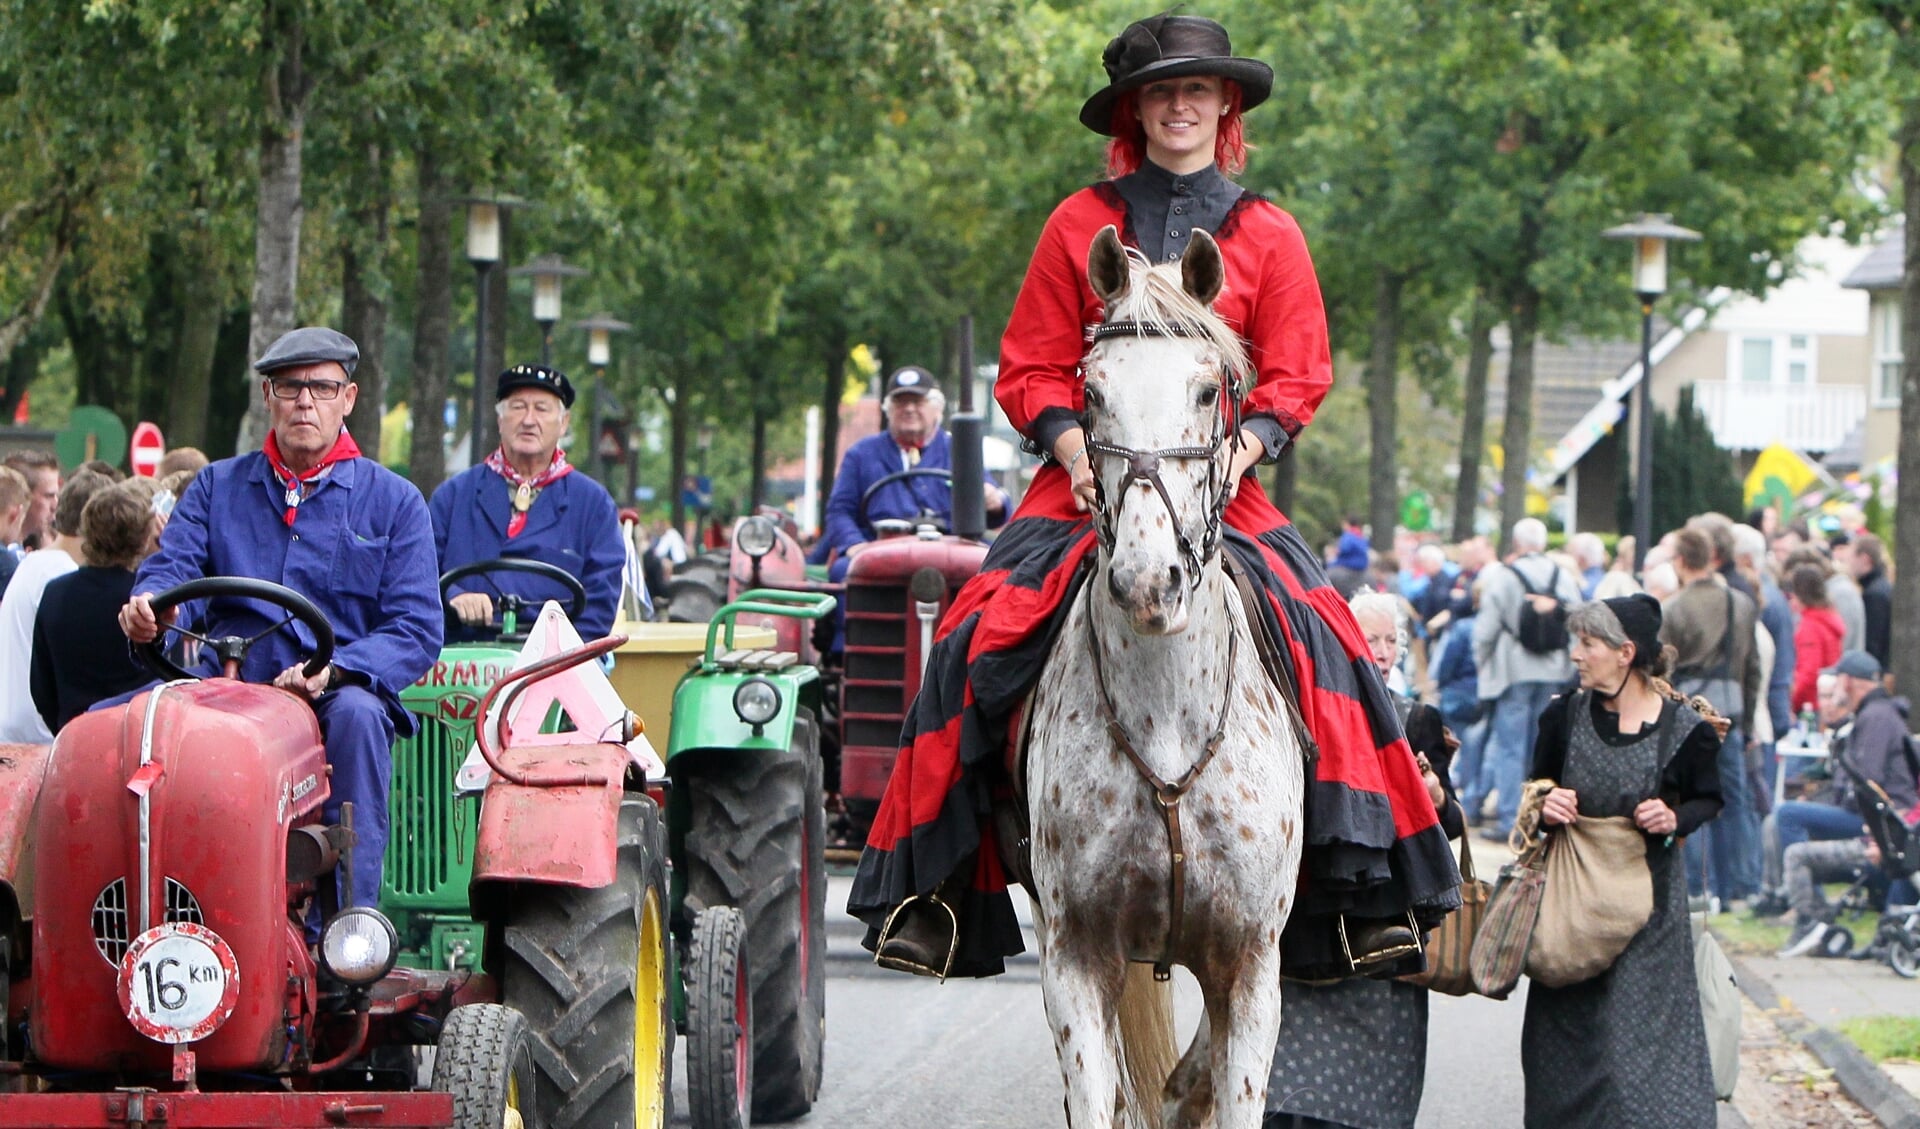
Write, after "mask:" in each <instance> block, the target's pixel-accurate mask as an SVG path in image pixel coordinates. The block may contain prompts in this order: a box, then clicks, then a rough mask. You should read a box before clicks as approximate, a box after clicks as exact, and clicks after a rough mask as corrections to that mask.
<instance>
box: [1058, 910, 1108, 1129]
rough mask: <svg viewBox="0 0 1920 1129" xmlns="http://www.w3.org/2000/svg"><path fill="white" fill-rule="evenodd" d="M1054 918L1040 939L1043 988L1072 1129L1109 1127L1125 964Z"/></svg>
mask: <svg viewBox="0 0 1920 1129" xmlns="http://www.w3.org/2000/svg"><path fill="white" fill-rule="evenodd" d="M1068 933H1069V930H1067V929H1064V928H1062V923H1060V922H1052V923H1050V926H1049V928H1048V929H1047V930H1046V932H1045V933H1044V934H1043V935H1042V939H1041V944H1040V990H1041V994H1042V995H1043V996H1044V998H1045V1000H1046V1006H1047V1022H1048V1024H1049V1025H1050V1026H1051V1027H1052V1028H1053V1046H1054V1050H1055V1051H1056V1052H1057V1053H1058V1055H1059V1057H1060V1073H1061V1076H1062V1077H1063V1078H1064V1079H1065V1080H1066V1084H1067V1123H1068V1124H1069V1125H1071V1126H1072V1129H1110V1127H1111V1126H1112V1125H1113V1123H1114V1108H1115V1106H1116V1104H1117V1103H1118V1102H1119V1099H1120V1062H1119V1058H1118V1055H1117V1049H1118V1048H1117V1044H1116V1041H1115V1039H1114V1032H1113V1016H1114V1005H1115V1003H1116V1001H1118V1000H1119V998H1120V989H1121V984H1122V981H1123V978H1124V975H1125V971H1126V965H1125V963H1124V962H1123V961H1121V960H1120V958H1119V957H1118V955H1117V954H1113V953H1109V952H1106V951H1105V950H1104V946H1099V945H1089V944H1088V943H1087V940H1088V939H1087V938H1086V937H1084V936H1081V937H1078V938H1075V939H1072V940H1069V939H1068V937H1067V934H1068Z"/></svg>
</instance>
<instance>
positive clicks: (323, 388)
mask: <svg viewBox="0 0 1920 1129" xmlns="http://www.w3.org/2000/svg"><path fill="white" fill-rule="evenodd" d="M346 386H347V382H346V381H344V380H269V381H267V387H268V388H271V389H273V397H274V399H276V400H298V399H299V398H300V393H302V392H310V393H312V394H313V398H314V399H316V400H338V399H339V398H340V392H341V390H342V389H344V388H345V387H346Z"/></svg>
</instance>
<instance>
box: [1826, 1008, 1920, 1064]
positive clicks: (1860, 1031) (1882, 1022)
mask: <svg viewBox="0 0 1920 1129" xmlns="http://www.w3.org/2000/svg"><path fill="white" fill-rule="evenodd" d="M1837 1026H1838V1027H1839V1028H1840V1033H1841V1034H1842V1035H1845V1036H1846V1037H1847V1038H1848V1039H1851V1040H1852V1041H1853V1045H1854V1046H1856V1047H1859V1048H1860V1052H1861V1053H1862V1054H1864V1055H1866V1056H1867V1057H1868V1058H1870V1059H1872V1060H1873V1061H1875V1062H1886V1061H1887V1060H1888V1059H1898V1060H1900V1061H1902V1062H1913V1061H1916V1060H1920V1018H1916V1017H1914V1016H1911V1015H1862V1016H1855V1017H1853V1018H1852V1019H1843V1020H1841V1021H1840V1022H1839V1023H1838V1024H1837Z"/></svg>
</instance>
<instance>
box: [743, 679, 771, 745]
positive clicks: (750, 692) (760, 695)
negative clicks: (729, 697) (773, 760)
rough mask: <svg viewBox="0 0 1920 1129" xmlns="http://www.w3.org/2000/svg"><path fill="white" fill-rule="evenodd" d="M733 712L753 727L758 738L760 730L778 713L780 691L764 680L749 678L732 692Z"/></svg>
mask: <svg viewBox="0 0 1920 1129" xmlns="http://www.w3.org/2000/svg"><path fill="white" fill-rule="evenodd" d="M733 712H734V713H737V714H739V715H740V720H741V721H744V722H746V723H747V724H748V725H751V726H753V733H754V736H756V737H758V736H759V735H760V728H761V727H762V726H764V725H765V724H767V722H769V721H772V720H773V719H774V718H775V717H777V716H778V715H779V713H780V691H778V690H776V689H774V687H773V683H771V682H768V681H767V680H766V679H764V678H749V679H747V680H746V681H745V682H742V683H741V684H740V685H739V686H738V687H736V688H735V689H734V691H733Z"/></svg>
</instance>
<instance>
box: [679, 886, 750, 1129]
mask: <svg viewBox="0 0 1920 1129" xmlns="http://www.w3.org/2000/svg"><path fill="white" fill-rule="evenodd" d="M687 954H688V955H687V975H686V978H685V979H686V990H687V1104H688V1105H689V1106H691V1107H692V1108H691V1109H690V1110H689V1111H688V1112H689V1113H690V1114H691V1115H692V1120H693V1129H747V1126H748V1125H751V1124H752V1123H753V992H752V990H751V989H750V988H749V987H748V986H747V982H748V980H749V978H750V977H749V968H748V961H747V919H746V918H745V917H742V916H741V914H740V911H739V910H737V909H734V908H733V907H731V906H716V907H715V908H713V909H710V910H707V911H706V912H705V913H702V914H701V915H700V916H699V918H698V919H697V920H696V921H695V922H694V923H693V938H692V940H691V941H690V942H689V944H688V947H687Z"/></svg>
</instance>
